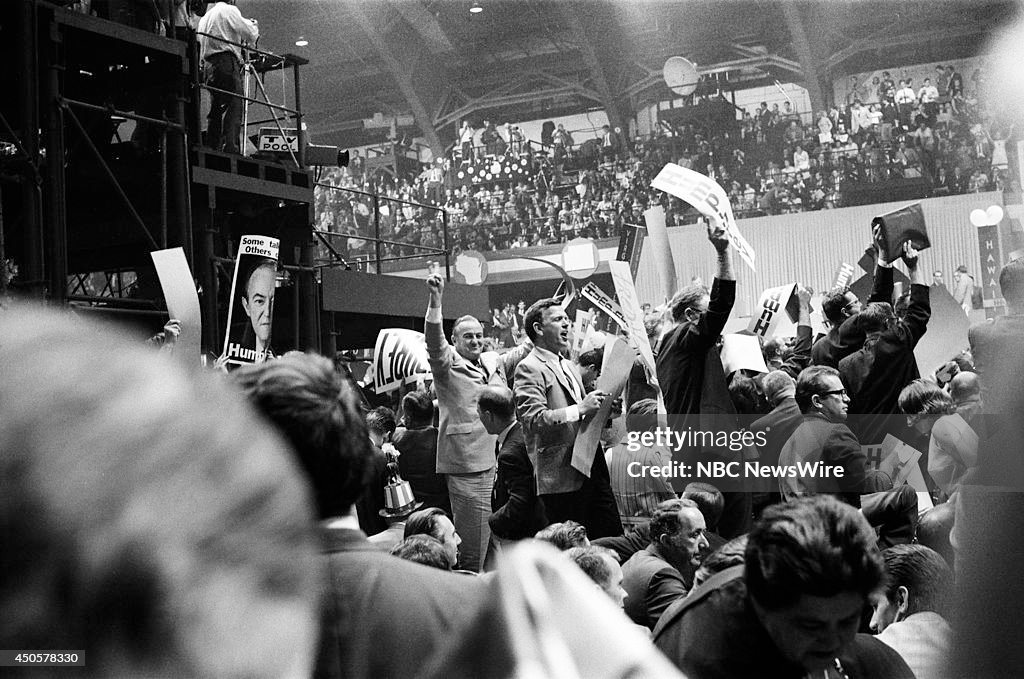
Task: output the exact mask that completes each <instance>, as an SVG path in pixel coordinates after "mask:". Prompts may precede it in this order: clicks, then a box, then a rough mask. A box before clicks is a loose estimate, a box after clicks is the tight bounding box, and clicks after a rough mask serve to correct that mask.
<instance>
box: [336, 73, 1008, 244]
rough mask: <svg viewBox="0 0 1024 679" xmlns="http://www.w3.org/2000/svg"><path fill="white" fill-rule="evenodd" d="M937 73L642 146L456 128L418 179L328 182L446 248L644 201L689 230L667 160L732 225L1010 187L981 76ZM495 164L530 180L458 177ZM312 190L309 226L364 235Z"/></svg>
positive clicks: (391, 232) (499, 240)
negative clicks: (729, 216) (722, 203)
mask: <svg viewBox="0 0 1024 679" xmlns="http://www.w3.org/2000/svg"><path fill="white" fill-rule="evenodd" d="M936 72H937V76H936V83H935V84H932V83H931V82H930V81H929V82H925V83H923V84H922V86H921V87H920V88H919V89H918V90H916V91H915V90H914V89H913V88H912V85H913V82H912V81H911V80H900V81H899V83H898V85H897V83H895V82H894V81H893V79H892V78H891V77H890V76H889V73H888V72H884V73H883V75H882V76H881V77H880V78H875V80H876V81H878V82H874V83H870V84H867V83H865V84H859V85H858V84H857V83H854V84H853V85H851V88H850V89H851V94H850V96H849V97H848V99H849V100H848V101H847V102H846V105H836V106H833V107H831V108H830V109H828V110H827V111H818V112H797V111H796V110H795V109H794V108H793V106H792V105H791V104H790V102H788V101H786V102H784V103H783V105H782V107H781V108H780V106H779V105H778V104H773V105H772V106H770V107H769V105H768V104H767V102H762V103H761V105H760V106H759V107H758V108H757V109H756V110H754V111H743V112H742V115H741V117H740V118H739V119H738V120H737V121H736V124H735V125H734V126H724V127H723V128H721V129H713V130H708V129H701V128H698V127H696V126H694V125H692V124H688V125H683V126H673V125H671V124H668V123H665V124H663V125H662V126H661V127H660V128H659V129H658V130H657V132H656V133H654V134H653V135H650V136H648V137H647V138H643V137H635V138H633V139H629V138H628V137H627V136H626V135H625V134H623V132H622V130H621V129H620V128H616V129H614V130H612V129H610V128H609V126H607V125H606V126H604V128H602V129H601V130H599V131H597V132H596V134H595V135H594V137H593V138H592V139H587V140H584V141H582V142H581V143H577V142H576V141H575V140H574V138H573V136H572V134H571V133H570V132H569V131H567V130H565V128H564V126H563V125H559V126H558V127H557V129H554V125H553V124H552V126H551V127H552V128H553V129H552V130H551V131H550V133H549V134H546V135H545V139H543V140H542V141H541V142H540V143H537V142H531V141H529V140H524V139H523V135H522V131H521V130H519V129H518V127H516V126H514V125H508V124H506V125H504V126H495V125H494V124H493V123H490V122H486V123H485V124H484V127H483V129H482V131H479V132H477V131H474V130H473V129H472V128H471V127H469V125H468V124H466V125H464V126H463V129H462V130H461V131H460V140H461V141H460V143H458V144H457V145H456V146H455V148H453V149H452V151H451V153H450V154H449V155H448V156H447V157H446V158H445V159H444V160H443V161H440V162H435V163H434V164H432V165H431V166H430V167H428V168H426V169H425V170H424V171H423V172H422V173H421V174H420V175H419V176H416V177H412V176H410V177H404V178H397V179H396V178H395V177H392V176H390V175H377V176H375V177H367V176H366V175H365V173H363V172H362V170H361V166H357V167H356V168H349V169H345V170H337V171H335V172H334V173H333V174H331V175H330V176H329V177H328V183H330V184H331V185H333V186H341V187H348V188H359V189H361V190H366V191H369V192H377V193H380V194H381V195H382V196H385V197H387V198H398V199H401V200H405V201H410V202H419V203H424V204H427V205H437V206H440V207H442V208H443V209H444V210H445V211H446V212H447V214H448V222H447V226H448V229H449V236H450V246H451V247H452V248H453V250H454V251H455V252H456V253H457V252H458V251H459V250H468V249H472V250H478V251H486V250H506V249H510V248H520V247H528V246H534V245H545V244H551V243H560V242H564V241H566V240H571V239H572V238H577V237H589V238H609V237H617V236H618V235H619V233H620V230H621V229H622V226H623V224H643V216H642V215H643V211H644V210H645V209H646V208H647V207H649V206H650V205H653V204H655V203H661V204H662V205H663V206H664V207H665V209H666V212H667V215H668V220H669V224H670V225H673V224H683V223H692V222H693V221H695V220H696V218H697V214H696V212H695V211H694V210H693V209H692V208H691V207H689V206H687V205H686V204H685V203H683V202H681V201H679V200H677V199H675V198H672V197H669V196H666V195H665V194H664V193H661V192H658V191H653V190H652V189H651V188H650V180H651V179H652V178H653V177H654V176H655V175H656V174H657V173H658V171H660V169H661V168H662V167H664V165H665V164H666V163H669V162H673V163H677V164H679V165H682V166H684V167H689V168H691V169H694V170H696V171H698V172H701V173H703V174H706V175H707V176H709V177H712V178H713V179H715V180H716V181H717V182H718V183H719V184H721V186H722V187H723V188H724V189H725V190H726V191H727V193H728V194H729V197H730V201H731V203H732V206H733V211H734V213H735V214H736V216H737V217H738V218H743V217H751V216H759V215H777V214H783V213H788V212H801V211H807V210H820V209H830V208H836V207H842V206H844V205H847V204H849V201H848V199H847V198H845V197H844V195H843V191H844V190H845V188H848V187H849V186H850V185H863V184H871V183H875V184H879V183H895V182H905V181H915V180H916V181H917V182H923V183H924V188H923V189H921V191H922V196H923V195H926V194H927V195H952V194H960V193H969V192H979V191H988V190H993V189H995V190H1002V189H1005V188H1008V186H1009V179H1008V172H1007V171H1008V159H1007V151H1006V147H1007V143H1008V142H1009V141H1010V139H1011V138H1013V136H1014V129H1013V127H1012V126H1010V125H1005V124H1003V123H1001V122H1000V121H998V120H996V119H994V118H993V117H992V116H991V115H990V114H989V112H988V110H987V108H986V106H985V102H984V100H982V99H981V98H980V96H981V88H982V85H983V77H982V76H981V75H980V73H981V72H980V71H979V72H977V73H975V75H974V76H972V78H971V80H970V82H971V83H972V87H973V89H971V90H965V89H964V86H963V77H962V76H961V74H959V73H958V72H956V70H955V69H954V68H953V67H952V66H949V67H939V68H937V69H936ZM926 80H927V79H926ZM475 133H476V136H474V134H475ZM485 137H486V139H484V138H485ZM478 138H479V139H478ZM477 141H479V145H474V144H475V143H476V142H477ZM505 156H508V157H513V158H525V159H526V160H527V161H528V164H529V168H530V169H529V178H526V179H519V180H518V181H516V180H509V181H502V182H484V183H476V182H459V181H457V180H456V177H457V175H458V173H459V171H460V169H464V168H466V167H467V166H468V165H469V164H471V163H474V162H480V161H483V160H487V161H490V160H493V159H497V158H502V157H505ZM442 186H446V187H447V188H445V189H443V190H442V188H441V187H442ZM319 194H320V195H319V198H318V207H317V212H318V214H319V218H320V225H321V226H320V228H322V229H324V230H329V231H336V232H339V233H349V234H353V235H363V236H365V235H369V232H370V229H369V228H368V225H369V221H370V211H369V209H368V208H369V205H368V203H367V201H366V200H365V199H363V198H361V197H359V196H358V195H354V194H346V192H344V191H325V190H321V191H320V192H319ZM381 226H382V235H383V237H385V238H388V239H391V240H395V241H397V242H399V243H402V244H405V245H399V244H392V245H386V246H385V247H384V251H385V253H386V254H387V255H389V256H394V255H410V254H415V253H416V252H417V250H416V247H415V246H419V245H422V246H428V247H438V246H440V245H441V244H442V243H443V233H442V230H443V228H444V225H443V223H442V221H441V219H440V218H439V215H438V213H437V212H434V211H430V210H423V209H417V208H413V207H410V206H397V205H395V206H386V207H385V210H384V211H383V212H382V214H381ZM349 247H354V249H355V250H356V251H360V250H362V251H363V252H368V251H369V247H368V244H366V242H365V241H361V240H358V239H349Z"/></svg>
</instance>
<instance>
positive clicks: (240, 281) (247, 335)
mask: <svg viewBox="0 0 1024 679" xmlns="http://www.w3.org/2000/svg"><path fill="white" fill-rule="evenodd" d="M279 247H280V241H279V240H278V239H276V238H270V237H269V236H242V241H241V243H240V244H239V247H238V257H237V258H236V259H235V275H234V277H233V278H232V279H231V304H230V306H229V307H228V331H227V336H226V337H225V338H224V353H223V355H222V358H223V359H224V360H225V361H226V362H227V363H232V364H235V365H242V364H248V363H262V362H263V361H264V360H265V359H266V358H268V357H272V356H273V355H274V353H273V351H272V350H271V344H270V341H271V339H270V338H271V329H272V327H273V319H274V292H275V290H276V286H277V259H278V248H279Z"/></svg>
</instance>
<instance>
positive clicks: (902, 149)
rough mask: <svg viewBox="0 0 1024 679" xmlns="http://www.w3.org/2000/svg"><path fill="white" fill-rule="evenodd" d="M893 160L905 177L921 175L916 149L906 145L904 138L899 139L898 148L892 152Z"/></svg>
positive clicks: (919, 159) (919, 160)
mask: <svg viewBox="0 0 1024 679" xmlns="http://www.w3.org/2000/svg"><path fill="white" fill-rule="evenodd" d="M893 161H894V163H895V164H896V167H897V168H898V169H899V171H901V172H902V174H903V177H904V178H905V179H913V178H917V177H920V176H921V158H920V157H919V156H918V155H917V151H915V150H914V149H913V148H911V147H909V146H907V142H906V141H905V140H903V139H901V140H900V145H899V148H897V149H896V153H895V154H893Z"/></svg>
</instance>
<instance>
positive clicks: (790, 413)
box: [750, 370, 804, 517]
mask: <svg viewBox="0 0 1024 679" xmlns="http://www.w3.org/2000/svg"><path fill="white" fill-rule="evenodd" d="M761 389H762V390H763V391H764V395H765V398H767V399H768V405H770V406H771V407H772V410H771V412H769V413H768V414H767V415H764V416H762V417H760V418H759V419H757V420H755V421H754V423H753V424H751V425H750V431H751V432H753V433H754V435H755V436H756V435H757V434H763V435H764V445H762V446H760V447H759V448H758V452H759V453H760V454H761V458H760V463H761V464H763V465H777V464H778V463H779V453H780V452H781V451H782V446H783V445H785V443H786V441H788V440H789V437H790V436H791V435H792V434H793V432H794V431H796V428H797V427H798V426H800V423H801V422H803V421H804V417H803V414H802V413H801V412H800V406H798V405H797V403H796V398H795V396H796V380H794V379H793V378H792V377H791V376H790V375H789V373H787V372H784V371H782V370H773V371H772V372H770V373H768V374H767V375H765V376H764V380H762V381H761ZM759 481H760V479H759ZM765 481H766V485H764V486H763V487H755V488H754V489H753V491H754V497H753V503H754V516H755V517H758V516H760V515H761V512H762V511H763V510H764V508H765V507H767V506H768V505H770V504H774V503H776V502H780V501H781V500H782V496H781V495H779V489H778V486H777V485H775V484H773V482H772V481H771V480H770V479H765Z"/></svg>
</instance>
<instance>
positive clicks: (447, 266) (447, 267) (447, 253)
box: [441, 208, 452, 281]
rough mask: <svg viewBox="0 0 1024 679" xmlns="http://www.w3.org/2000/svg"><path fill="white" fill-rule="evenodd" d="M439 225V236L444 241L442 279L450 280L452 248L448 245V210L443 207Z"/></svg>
mask: <svg viewBox="0 0 1024 679" xmlns="http://www.w3.org/2000/svg"><path fill="white" fill-rule="evenodd" d="M441 227H442V228H441V237H442V240H443V241H444V279H445V280H446V281H450V280H451V279H452V263H451V252H452V249H451V248H450V247H448V211H447V210H445V209H444V208H442V209H441Z"/></svg>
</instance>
